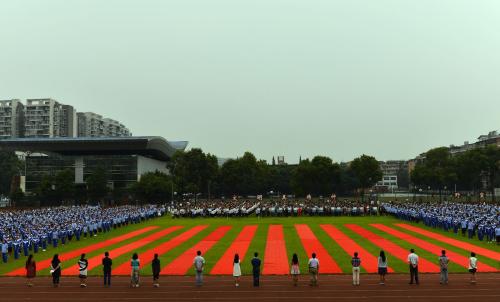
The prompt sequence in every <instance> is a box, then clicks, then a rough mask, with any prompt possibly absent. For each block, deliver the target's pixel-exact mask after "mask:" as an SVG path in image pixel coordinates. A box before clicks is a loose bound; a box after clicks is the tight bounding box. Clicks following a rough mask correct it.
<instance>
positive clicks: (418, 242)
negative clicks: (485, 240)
mask: <svg viewBox="0 0 500 302" xmlns="http://www.w3.org/2000/svg"><path fill="white" fill-rule="evenodd" d="M370 225H371V226H372V227H374V228H377V229H379V230H381V231H382V232H385V233H387V234H389V235H392V236H394V237H397V238H399V239H401V240H404V241H406V242H409V243H412V244H414V245H415V246H418V247H419V248H421V249H423V250H426V251H428V252H430V253H432V254H434V255H436V258H437V257H439V256H440V255H441V251H442V250H446V248H444V247H442V246H437V245H435V244H432V243H430V242H427V241H425V240H423V239H420V238H417V237H414V236H412V235H410V234H408V233H403V232H400V231H398V230H396V229H393V228H391V227H388V226H386V225H383V224H380V223H372V224H370ZM446 255H447V256H448V258H449V259H450V262H454V263H456V264H458V265H460V266H462V267H464V268H467V269H468V268H469V259H468V258H467V257H465V256H463V255H460V254H458V253H455V252H453V251H450V250H446ZM478 262H479V261H478ZM478 267H479V269H481V271H482V272H492V273H493V272H498V269H495V268H494V267H492V266H489V265H487V264H484V263H480V262H479V264H478Z"/></svg>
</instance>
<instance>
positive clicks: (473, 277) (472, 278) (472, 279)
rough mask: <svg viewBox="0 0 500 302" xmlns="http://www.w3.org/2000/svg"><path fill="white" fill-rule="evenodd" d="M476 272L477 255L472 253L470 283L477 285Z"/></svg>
mask: <svg viewBox="0 0 500 302" xmlns="http://www.w3.org/2000/svg"><path fill="white" fill-rule="evenodd" d="M476 272H477V258H476V253H474V252H472V253H470V258H469V273H470V283H471V284H476Z"/></svg>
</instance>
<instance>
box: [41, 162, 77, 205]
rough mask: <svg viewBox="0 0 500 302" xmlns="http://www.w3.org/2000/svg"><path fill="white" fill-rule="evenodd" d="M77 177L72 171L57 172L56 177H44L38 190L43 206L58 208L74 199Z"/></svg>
mask: <svg viewBox="0 0 500 302" xmlns="http://www.w3.org/2000/svg"><path fill="white" fill-rule="evenodd" d="M74 179H75V175H74V172H73V171H71V170H63V171H59V172H57V173H56V174H55V175H54V176H52V175H44V176H42V179H41V180H40V183H39V184H38V187H37V189H36V193H35V194H36V195H37V197H38V198H39V199H40V205H41V206H57V205H61V204H63V203H67V202H69V201H70V200H73V199H74V195H75V185H74Z"/></svg>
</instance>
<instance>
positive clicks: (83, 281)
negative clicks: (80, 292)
mask: <svg viewBox="0 0 500 302" xmlns="http://www.w3.org/2000/svg"><path fill="white" fill-rule="evenodd" d="M88 266H89V262H88V260H87V259H85V254H82V256H81V257H80V260H78V271H79V273H78V277H79V278H80V287H87V267H88Z"/></svg>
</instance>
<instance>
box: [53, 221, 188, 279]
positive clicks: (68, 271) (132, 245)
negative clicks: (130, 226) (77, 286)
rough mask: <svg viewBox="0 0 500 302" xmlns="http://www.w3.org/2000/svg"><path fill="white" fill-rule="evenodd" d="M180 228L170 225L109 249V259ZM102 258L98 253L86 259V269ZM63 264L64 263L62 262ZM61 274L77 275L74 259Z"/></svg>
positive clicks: (90, 268)
mask: <svg viewBox="0 0 500 302" xmlns="http://www.w3.org/2000/svg"><path fill="white" fill-rule="evenodd" d="M181 228H183V227H181V226H172V227H169V228H167V229H164V230H161V231H159V232H156V233H153V234H151V235H149V236H146V237H144V238H140V239H138V240H137V241H134V242H131V243H129V244H127V245H124V246H121V247H118V248H115V249H113V250H110V251H109V256H110V257H111V259H113V258H116V257H118V256H120V255H123V254H125V253H129V252H133V251H135V250H136V249H138V248H140V247H141V246H145V245H146V244H149V243H151V242H154V241H156V240H158V239H160V238H161V237H164V236H167V235H168V234H170V233H172V232H174V231H177V230H178V229H181ZM130 256H132V255H130ZM139 256H140V255H139ZM102 258H103V255H98V256H95V257H92V258H90V259H88V261H89V265H88V268H87V269H88V270H89V271H90V270H92V269H93V268H94V267H97V266H98V265H101V264H102ZM63 264H65V263H63ZM62 275H63V276H77V275H78V266H77V264H76V261H75V263H74V264H70V267H68V268H66V269H63V271H62Z"/></svg>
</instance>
